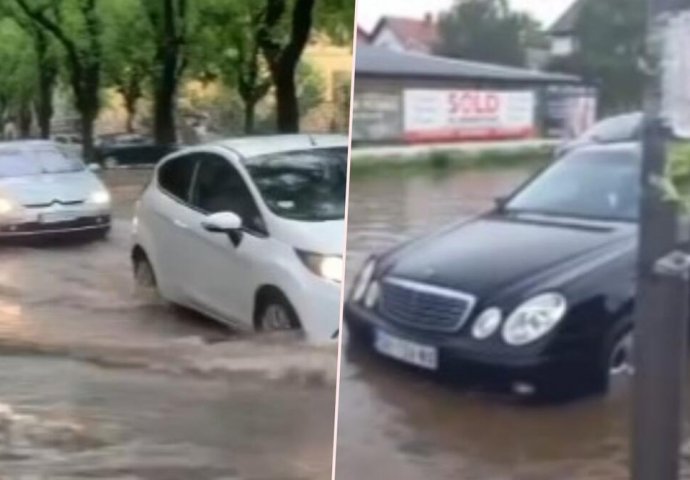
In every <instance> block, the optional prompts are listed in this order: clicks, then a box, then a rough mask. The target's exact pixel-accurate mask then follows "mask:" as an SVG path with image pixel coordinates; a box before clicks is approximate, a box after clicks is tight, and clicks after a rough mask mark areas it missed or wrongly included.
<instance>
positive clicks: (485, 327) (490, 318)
mask: <svg viewBox="0 0 690 480" xmlns="http://www.w3.org/2000/svg"><path fill="white" fill-rule="evenodd" d="M501 320H503V314H502V313H501V311H500V310H499V309H498V308H496V307H492V308H488V309H486V310H484V311H483V312H482V314H481V315H479V316H478V317H477V319H476V320H475V321H474V324H473V325H472V336H473V337H474V338H476V339H477V340H485V339H487V338H489V337H490V336H491V335H493V333H494V332H495V331H496V330H498V327H500V326H501Z"/></svg>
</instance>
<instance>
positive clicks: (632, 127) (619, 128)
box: [555, 112, 644, 157]
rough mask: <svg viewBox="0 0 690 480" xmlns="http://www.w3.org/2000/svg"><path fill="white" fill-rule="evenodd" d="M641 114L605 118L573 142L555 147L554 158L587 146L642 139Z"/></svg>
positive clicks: (633, 113) (634, 113)
mask: <svg viewBox="0 0 690 480" xmlns="http://www.w3.org/2000/svg"><path fill="white" fill-rule="evenodd" d="M643 118H644V116H643V114H642V112H632V113H626V114H623V115H616V116H614V117H609V118H605V119H603V120H601V121H599V122H597V123H595V124H594V125H593V126H592V127H591V128H590V129H589V130H587V131H586V132H585V133H583V134H582V135H580V136H579V137H578V138H576V139H574V140H569V141H567V142H564V143H562V144H561V145H559V146H558V147H556V152H555V153H556V157H562V156H563V155H565V154H566V153H568V152H571V151H573V150H575V149H577V148H581V147H584V146H588V145H596V144H606V143H625V142H633V141H638V140H640V139H641V138H642V123H643Z"/></svg>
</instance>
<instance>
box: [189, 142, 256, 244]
mask: <svg viewBox="0 0 690 480" xmlns="http://www.w3.org/2000/svg"><path fill="white" fill-rule="evenodd" d="M191 203H192V205H193V206H194V207H196V208H198V209H199V210H201V211H203V212H205V213H209V214H210V213H219V212H233V213H236V214H237V215H239V217H240V218H241V219H242V223H243V225H244V226H245V227H246V228H248V229H250V230H253V231H255V232H259V233H265V232H266V227H265V225H264V222H263V219H262V217H261V213H260V212H259V209H258V207H257V206H256V202H255V201H254V197H252V194H251V192H250V190H249V187H248V186H247V183H246V182H245V181H244V179H243V178H242V176H241V175H240V173H239V172H238V171H237V169H236V168H235V167H234V166H232V165H231V164H230V162H228V161H227V160H226V159H225V158H222V157H219V156H216V155H211V154H208V155H204V156H203V158H201V159H200V163H199V168H198V170H197V174H196V181H195V184H194V186H193V188H192V201H191Z"/></svg>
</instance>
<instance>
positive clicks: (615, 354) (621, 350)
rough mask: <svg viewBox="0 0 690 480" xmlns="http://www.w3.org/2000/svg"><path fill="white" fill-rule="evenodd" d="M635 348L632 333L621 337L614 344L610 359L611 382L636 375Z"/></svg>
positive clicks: (609, 374)
mask: <svg viewBox="0 0 690 480" xmlns="http://www.w3.org/2000/svg"><path fill="white" fill-rule="evenodd" d="M634 347H635V344H634V341H633V332H632V331H630V332H626V333H625V334H623V335H621V336H620V338H619V339H618V340H617V341H616V342H615V343H614V345H613V347H612V348H611V350H610V352H609V358H608V377H609V382H611V381H615V380H617V379H618V378H621V377H630V376H632V374H633V373H635V368H634V366H633V355H634Z"/></svg>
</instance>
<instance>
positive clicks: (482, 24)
mask: <svg viewBox="0 0 690 480" xmlns="http://www.w3.org/2000/svg"><path fill="white" fill-rule="evenodd" d="M538 34H539V27H538V24H537V23H536V22H535V21H534V20H533V19H531V18H530V17H529V16H527V15H525V14H520V13H515V12H513V11H511V10H510V8H509V5H508V1H507V0H457V1H456V2H455V4H454V5H453V7H452V8H451V9H450V10H449V11H448V12H446V13H444V14H442V15H441V18H440V19H439V36H440V38H439V42H438V44H437V45H436V47H435V49H434V51H435V53H436V54H438V55H441V56H445V57H453V58H462V59H467V60H475V61H483V62H491V63H498V64H503V65H514V66H523V65H525V63H526V48H527V47H528V46H535V45H533V44H534V43H535V42H536V41H537V40H536V39H538V38H539V36H538Z"/></svg>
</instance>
